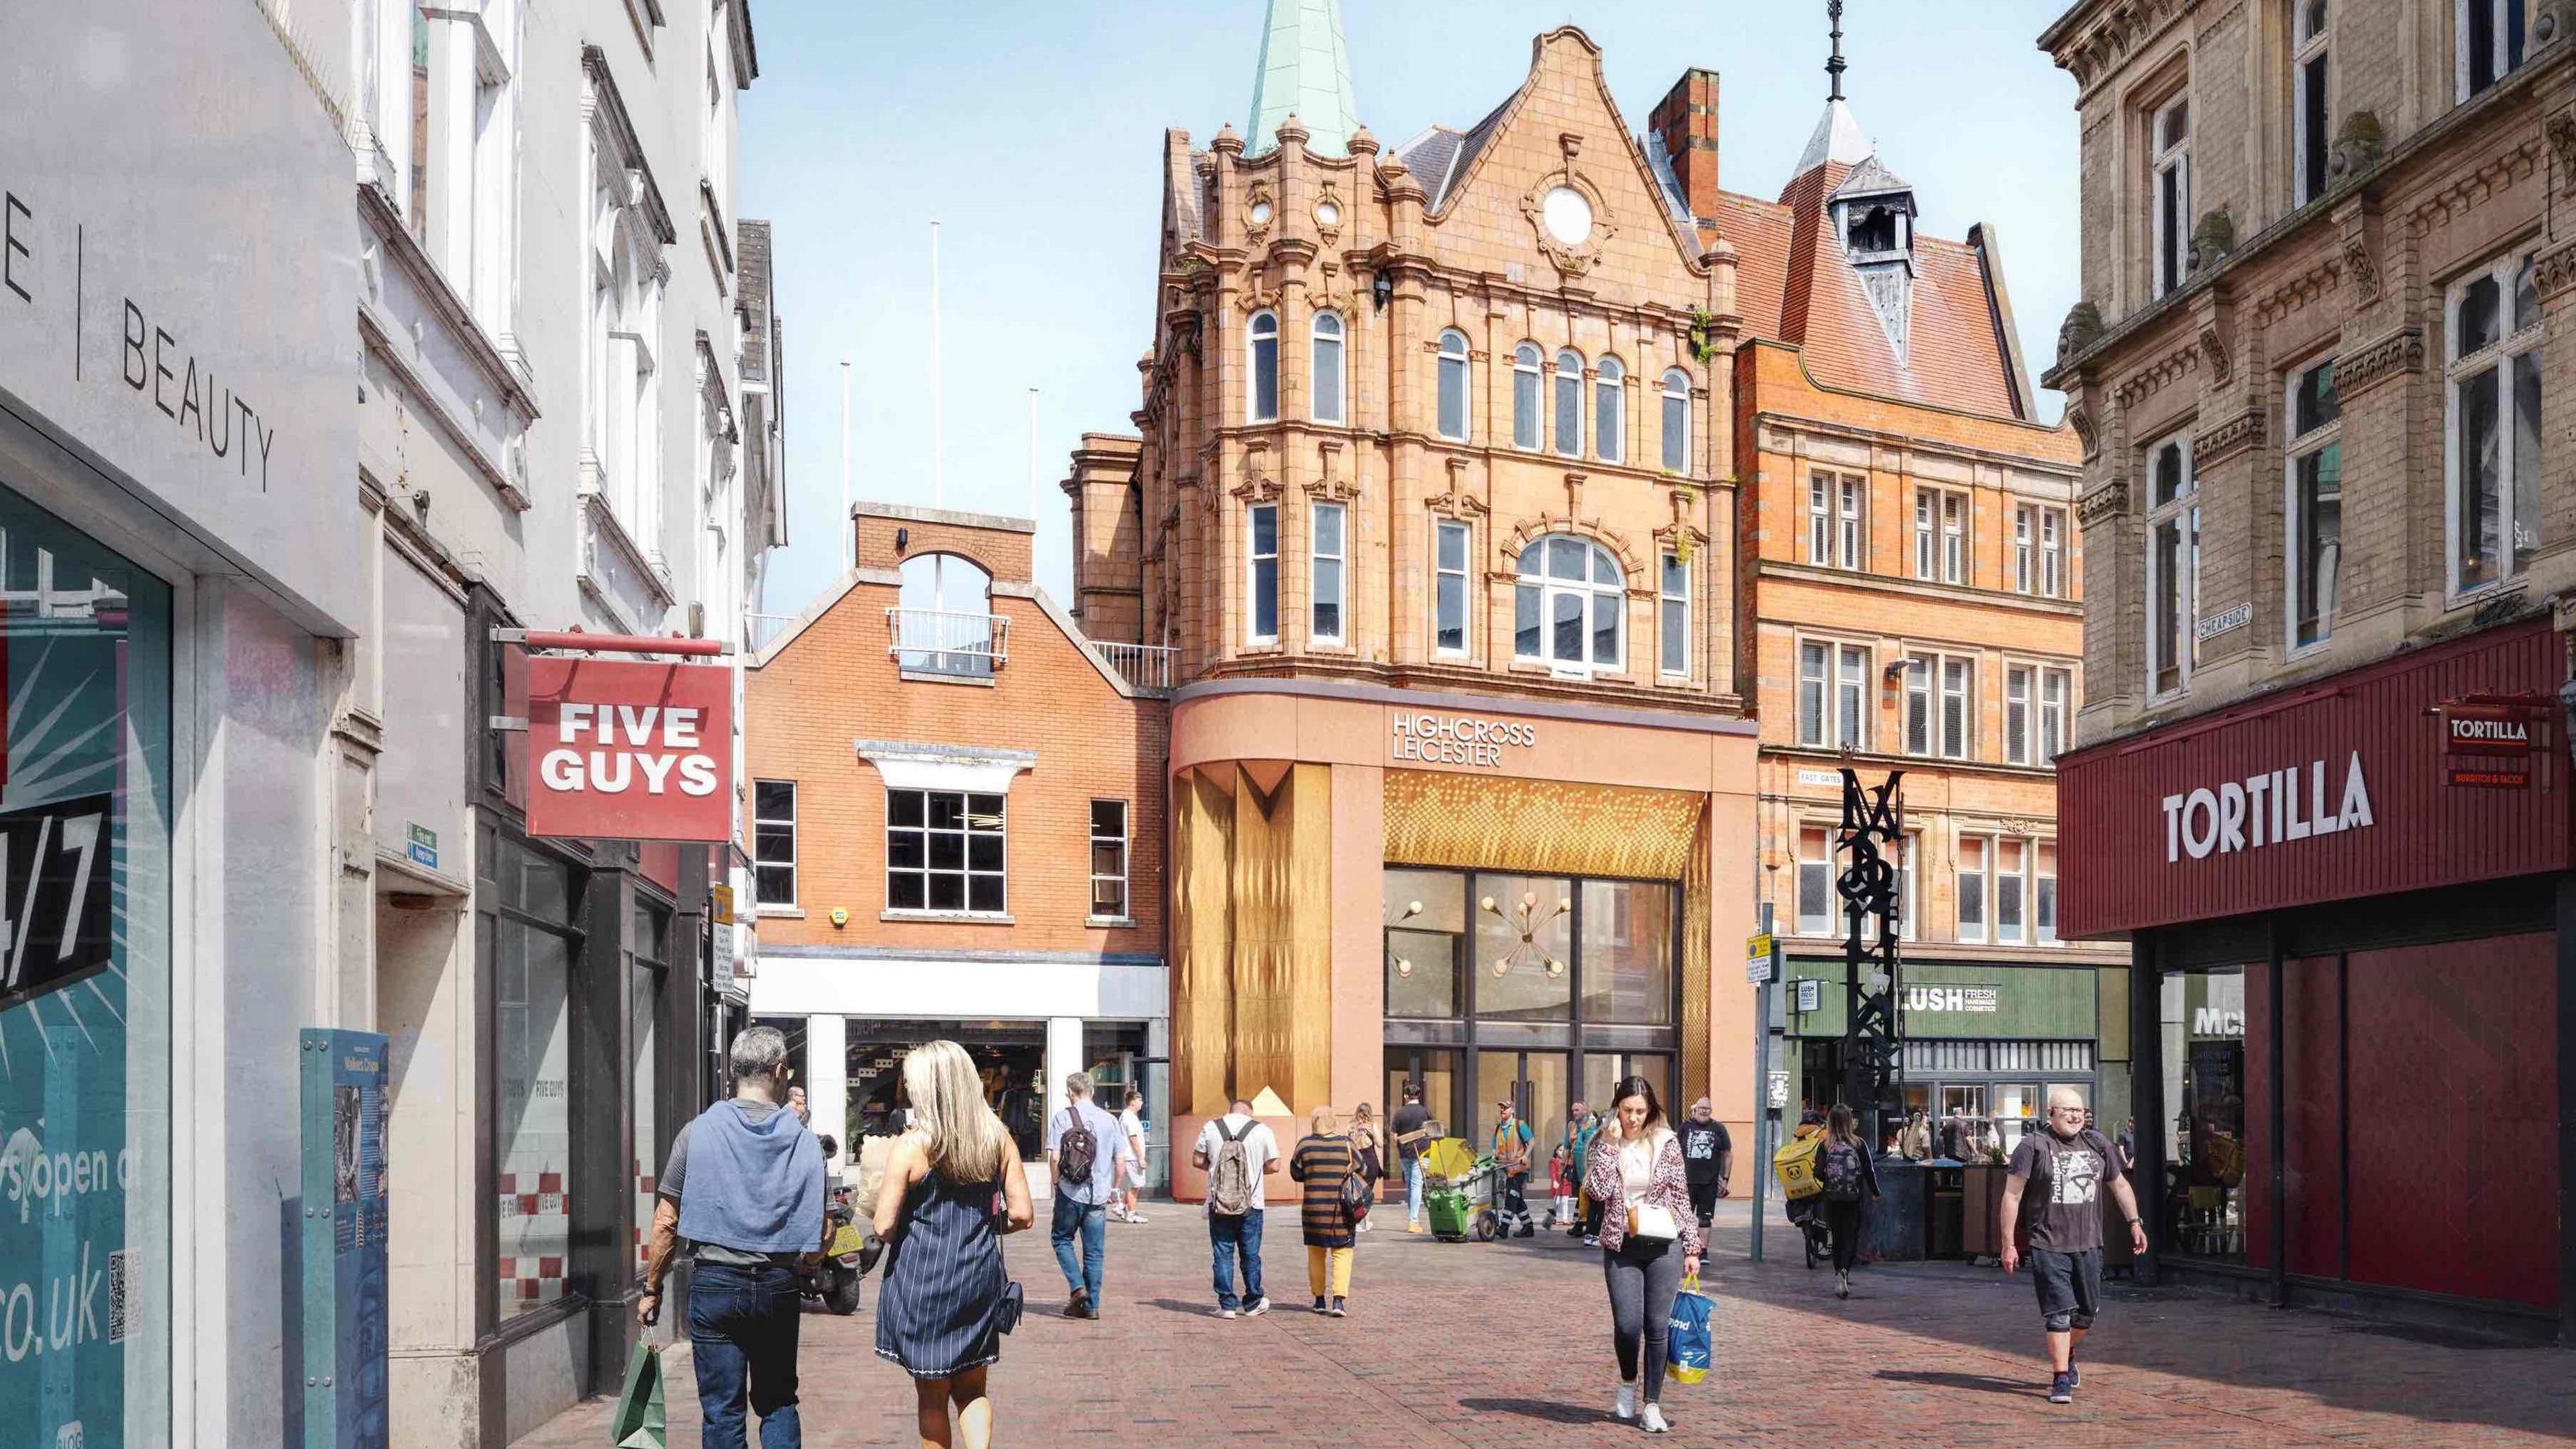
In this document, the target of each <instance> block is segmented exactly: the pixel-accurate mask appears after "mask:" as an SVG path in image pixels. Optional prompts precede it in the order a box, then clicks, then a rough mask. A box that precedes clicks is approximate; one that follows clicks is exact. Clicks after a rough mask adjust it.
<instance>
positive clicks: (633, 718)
mask: <svg viewBox="0 0 2576 1449" xmlns="http://www.w3.org/2000/svg"><path fill="white" fill-rule="evenodd" d="M528 754H529V756H530V758H531V759H532V760H533V761H534V762H535V766H536V768H535V769H534V770H533V771H532V772H531V773H532V778H531V779H530V780H529V782H528V833H529V834H530V835H540V836H559V837H560V836H571V837H587V838H591V839H601V840H680V841H709V842H721V841H725V840H729V839H731V838H732V834H733V828H732V827H733V781H732V779H731V778H730V777H731V775H732V767H733V681H732V676H731V671H729V670H727V669H726V668H725V667H724V666H722V665H711V664H647V663H637V662H634V661H631V660H604V659H572V658H558V657H553V656H540V657H534V658H531V659H529V661H528Z"/></svg>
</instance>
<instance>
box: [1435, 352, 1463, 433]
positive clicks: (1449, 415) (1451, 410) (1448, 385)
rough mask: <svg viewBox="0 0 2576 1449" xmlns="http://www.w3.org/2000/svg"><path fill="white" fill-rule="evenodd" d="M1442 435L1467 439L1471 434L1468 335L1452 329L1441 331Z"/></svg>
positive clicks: (1440, 421) (1440, 420)
mask: <svg viewBox="0 0 2576 1449" xmlns="http://www.w3.org/2000/svg"><path fill="white" fill-rule="evenodd" d="M1439 423H1440V436H1442V437H1444V438H1454V439H1457V440H1459V441H1461V442H1464V441H1465V440H1466V437H1467V334H1466V333H1464V332H1461V331H1459V330H1458V329H1456V328H1454V327H1453V328H1451V329H1449V330H1448V331H1446V332H1443V333H1441V334H1440V419H1439Z"/></svg>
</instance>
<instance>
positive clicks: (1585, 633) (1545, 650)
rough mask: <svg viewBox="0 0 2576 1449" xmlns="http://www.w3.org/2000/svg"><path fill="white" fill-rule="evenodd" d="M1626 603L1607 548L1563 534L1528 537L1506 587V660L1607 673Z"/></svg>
mask: <svg viewBox="0 0 2576 1449" xmlns="http://www.w3.org/2000/svg"><path fill="white" fill-rule="evenodd" d="M1627 607H1628V594H1627V583H1626V575H1625V574H1624V573H1623V572H1622V571H1621V569H1620V567H1619V561H1618V560H1617V559H1616V558H1614V557H1612V556H1611V553H1610V550H1608V549H1606V548H1603V547H1602V546H1601V545H1599V544H1597V543H1595V542H1593V541H1592V540H1590V539H1588V538H1579V537H1576V536H1574V535H1571V534H1552V535H1549V536H1548V537H1545V538H1539V539H1533V540H1532V541H1531V542H1530V543H1529V545H1528V546H1527V547H1525V548H1523V549H1522V550H1521V559H1520V583H1519V584H1518V585H1517V586H1516V587H1515V589H1514V591H1513V599H1512V612H1513V642H1512V657H1513V658H1515V659H1521V660H1529V661H1535V662H1543V663H1546V664H1548V665H1549V666H1551V667H1552V668H1554V669H1557V670H1559V671H1567V672H1576V673H1586V674H1588V673H1590V672H1591V671H1593V670H1595V669H1600V670H1608V671H1615V670H1617V669H1618V668H1619V665H1620V661H1621V659H1622V657H1623V656H1624V652H1625V651H1624V649H1623V647H1622V643H1623V641H1622V635H1623V634H1624V632H1625V618H1626V614H1627Z"/></svg>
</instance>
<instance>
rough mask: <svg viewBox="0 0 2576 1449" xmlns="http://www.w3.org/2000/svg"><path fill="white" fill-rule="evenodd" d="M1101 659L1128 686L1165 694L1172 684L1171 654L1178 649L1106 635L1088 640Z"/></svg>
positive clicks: (1168, 691) (1172, 667)
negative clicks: (1133, 642)
mask: <svg viewBox="0 0 2576 1449" xmlns="http://www.w3.org/2000/svg"><path fill="white" fill-rule="evenodd" d="M1091 647H1092V649H1093V651H1094V652H1096V653H1098V654H1099V655H1100V662H1102V663H1103V664H1106V665H1108V666H1109V667H1110V668H1111V669H1114V670H1116V671H1118V677H1119V678H1121V679H1124V680H1126V681H1127V686H1128V688H1130V689H1137V690H1143V691H1145V692H1148V693H1152V694H1168V693H1170V692H1171V688H1172V673H1173V669H1174V665H1173V662H1172V656H1173V655H1175V654H1176V653H1178V652H1179V651H1178V650H1175V649H1172V648H1169V647H1167V646H1165V645H1161V644H1122V643H1118V642H1116V641H1114V640H1109V639H1094V640H1092V641H1091Z"/></svg>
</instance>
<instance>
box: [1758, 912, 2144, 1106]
mask: <svg viewBox="0 0 2576 1449" xmlns="http://www.w3.org/2000/svg"><path fill="white" fill-rule="evenodd" d="M1784 976H1785V979H1786V982H1787V985H1786V986H1785V988H1784V989H1783V990H1782V991H1781V992H1780V1005H1779V1008H1778V1011H1779V1016H1778V1018H1777V1024H1778V1026H1779V1027H1780V1028H1781V1030H1783V1031H1784V1032H1785V1033H1786V1050H1784V1051H1783V1052H1782V1053H1781V1058H1780V1062H1779V1068H1778V1069H1779V1070H1780V1071H1782V1072H1784V1073H1785V1074H1786V1076H1787V1081H1786V1082H1785V1083H1783V1082H1779V1081H1777V1080H1775V1083H1774V1087H1773V1095H1774V1099H1775V1101H1779V1102H1780V1105H1781V1109H1782V1115H1783V1117H1784V1118H1786V1119H1787V1120H1788V1121H1789V1122H1790V1123H1792V1124H1794V1123H1795V1121H1796V1118H1797V1113H1798V1111H1799V1109H1800V1108H1801V1107H1802V1106H1804V1105H1806V1104H1809V1103H1812V1104H1815V1105H1816V1106H1818V1107H1819V1108H1822V1107H1823V1106H1826V1105H1828V1104H1830V1103H1832V1102H1833V1101H1834V1100H1835V1099H1836V1098H1837V1097H1838V1096H1839V1095H1840V1089H1841V1082H1842V1036H1843V1028H1844V1023H1845V1020H1846V1013H1847V1000H1846V994H1845V989H1844V975H1843V962H1842V958H1841V957H1840V956H1839V955H1836V956H1833V957H1803V958H1802V957H1797V956H1792V957H1790V958H1789V960H1788V962H1787V966H1786V970H1785V972H1784ZM2127 988H2128V980H2127V977H2126V976H2125V974H2123V972H2121V971H2119V970H2111V971H2103V970H2100V969H2097V968H2096V967H2094V966H2092V965H2090V964H2071V965H2070V964H2054V963H2033V964H2023V963H2020V962H2001V961H1908V962H1906V963H1905V966H1904V968H1903V987H1902V990H1901V991H1900V992H1899V1003H1898V1004H1899V1010H1898V1017H1897V1022H1898V1036H1899V1040H1900V1043H1901V1049H1900V1051H1899V1053H1898V1060H1899V1063H1900V1066H1899V1082H1898V1084H1897V1086H1896V1089H1895V1090H1896V1095H1897V1096H1898V1097H1899V1098H1900V1099H1901V1100H1902V1101H1903V1102H1904V1104H1905V1107H1906V1115H1907V1116H1908V1117H1911V1116H1912V1114H1913V1112H1914V1111H1915V1110H1916V1109H1918V1108H1919V1109H1921V1110H1922V1111H1923V1112H1925V1113H1926V1114H1927V1115H1928V1117H1929V1118H1930V1120H1931V1122H1932V1124H1933V1127H1934V1129H1935V1135H1934V1138H1933V1141H1932V1149H1933V1151H1935V1152H1940V1151H1942V1150H1943V1148H1944V1141H1943V1138H1942V1136H1941V1135H1940V1133H1941V1131H1942V1130H1943V1129H1944V1128H1945V1127H1947V1128H1948V1130H1949V1131H1950V1132H1951V1134H1952V1135H1953V1136H1954V1137H1961V1136H1964V1137H1965V1138H1966V1140H1967V1141H1968V1142H1969V1144H1970V1145H1971V1146H1973V1147H1977V1148H1980V1149H1983V1150H1987V1151H2003V1152H2009V1151H2010V1150H2011V1149H2012V1146H2013V1144H2014V1143H2015V1142H2017V1141H2019V1140H2020V1138H2021V1134H2022V1132H2023V1131H2024V1130H2026V1128H2031V1127H2036V1125H2037V1124H2038V1121H2039V1118H2040V1116H2041V1114H2042V1111H2043V1109H2044V1108H2045V1106H2046V1104H2047V1100H2048V1098H2047V1094H2048V1091H2049V1089H2050V1088H2052V1087H2073V1088H2075V1089H2076V1090H2077V1091H2079V1092H2081V1093H2083V1095H2084V1100H2085V1101H2086V1102H2088V1103H2090V1104H2092V1106H2093V1108H2094V1113H2095V1118H2096V1120H2097V1121H2098V1122H2099V1123H2100V1125H2101V1127H2102V1130H2103V1131H2104V1133H2105V1134H2106V1135H2110V1134H2116V1133H2117V1132H2118V1131H2119V1130H2120V1128H2121V1124H2122V1123H2123V1122H2125V1121H2126V1119H2127V1118H2128V1116H2129V1101H2130V1092H2129V1061H2128V1058H2129V1050H2128V1042H2127V1035H2128V1033H2127V1022H2128V1002H2127ZM1784 1099H1785V1100H1784ZM1954 1116H1955V1118H1956V1119H1957V1121H1958V1122H1959V1123H1960V1125H1958V1126H1955V1127H1951V1126H1949V1124H1950V1123H1951V1122H1952V1121H1953V1119H1954Z"/></svg>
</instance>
